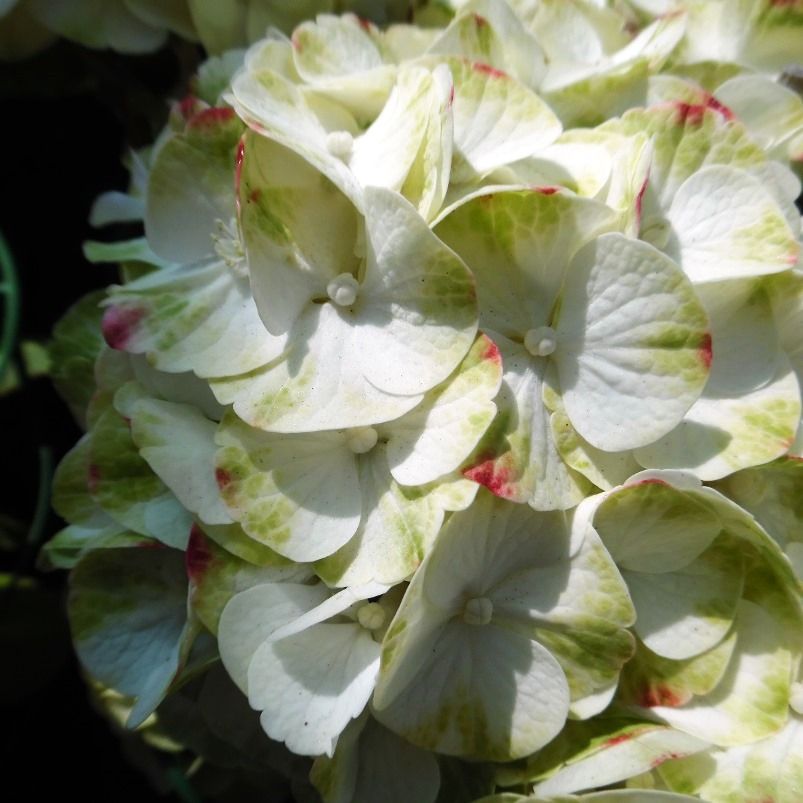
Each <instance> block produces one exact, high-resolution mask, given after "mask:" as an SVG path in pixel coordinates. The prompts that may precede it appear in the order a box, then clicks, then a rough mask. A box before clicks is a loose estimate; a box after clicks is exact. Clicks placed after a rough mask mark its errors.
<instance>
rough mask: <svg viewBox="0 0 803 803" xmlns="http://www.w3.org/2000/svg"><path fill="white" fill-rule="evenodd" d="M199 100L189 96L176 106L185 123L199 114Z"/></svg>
mask: <svg viewBox="0 0 803 803" xmlns="http://www.w3.org/2000/svg"><path fill="white" fill-rule="evenodd" d="M198 104H199V100H198V98H196V97H195V95H187V97H186V98H183V99H182V100H180V101H179V102H178V103H177V104H176V108H178V113H179V114H180V115H181V116H182V117H183V118H184V120H185V122H187V121H189V120H190V119H191V118H193V117H194V116H195V115H196V114H197V113H198Z"/></svg>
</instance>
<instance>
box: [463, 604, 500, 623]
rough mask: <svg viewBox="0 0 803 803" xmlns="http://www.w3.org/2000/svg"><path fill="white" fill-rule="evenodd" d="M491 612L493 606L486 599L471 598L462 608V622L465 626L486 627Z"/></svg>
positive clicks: (491, 614)
mask: <svg viewBox="0 0 803 803" xmlns="http://www.w3.org/2000/svg"><path fill="white" fill-rule="evenodd" d="M493 612H494V604H493V602H491V600H489V599H488V597H472V598H471V599H470V600H468V601H467V602H466V607H465V608H463V621H464V622H465V623H466V624H467V625H487V624H488V622H490V621H491V617H492V616H493Z"/></svg>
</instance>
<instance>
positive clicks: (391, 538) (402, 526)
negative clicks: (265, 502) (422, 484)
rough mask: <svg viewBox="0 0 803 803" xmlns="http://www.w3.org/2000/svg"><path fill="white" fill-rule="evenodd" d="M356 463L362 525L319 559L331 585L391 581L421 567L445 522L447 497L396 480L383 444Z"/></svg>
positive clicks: (321, 573)
mask: <svg viewBox="0 0 803 803" xmlns="http://www.w3.org/2000/svg"><path fill="white" fill-rule="evenodd" d="M358 468H359V487H360V494H361V497H362V514H361V518H360V525H359V527H358V528H357V531H356V533H355V534H354V537H353V538H351V540H349V541H348V543H346V544H345V545H344V546H343V547H341V548H340V549H339V550H338V551H337V552H335V553H334V554H333V555H331V556H330V557H328V558H325V559H324V560H322V561H319V562H318V563H317V564H316V567H315V570H316V572H317V573H318V575H319V576H320V577H321V578H323V580H324V581H325V582H326V583H328V584H329V585H336V586H353V585H362V584H364V583H370V582H377V583H385V584H387V585H393V584H395V583H399V582H401V581H402V580H404V579H405V578H407V577H409V576H410V575H411V574H412V573H413V572H414V571H415V570H416V569H417V568H418V566H419V565H420V563H421V561H422V560H423V559H424V556H425V555H426V553H427V552H428V551H429V549H430V546H431V545H432V542H433V541H434V540H435V536H436V535H437V534H438V530H440V527H441V524H442V523H443V516H444V506H445V505H444V503H445V504H449V503H448V500H447V499H445V498H442V497H441V498H438V497H437V496H435V495H428V494H426V493H422V492H421V491H420V490H418V489H408V488H404V487H402V486H400V485H398V484H397V483H396V481H395V480H394V479H393V477H392V476H391V472H390V467H389V466H388V458H387V454H386V452H385V449H384V448H383V447H382V446H376V447H374V449H373V450H372V451H371V452H369V453H367V454H364V455H362V456H361V457H360V460H359V464H358ZM338 487H340V483H338Z"/></svg>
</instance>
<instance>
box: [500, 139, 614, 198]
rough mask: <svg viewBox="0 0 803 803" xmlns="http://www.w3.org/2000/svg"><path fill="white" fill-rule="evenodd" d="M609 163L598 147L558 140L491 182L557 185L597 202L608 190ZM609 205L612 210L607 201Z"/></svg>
mask: <svg viewBox="0 0 803 803" xmlns="http://www.w3.org/2000/svg"><path fill="white" fill-rule="evenodd" d="M612 162H613V160H612V158H611V157H610V155H609V154H608V151H607V150H606V149H605V148H604V147H603V146H602V145H601V144H597V143H593V142H588V143H584V142H572V141H571V140H568V141H565V142H564V141H561V140H560V139H559V140H558V141H557V142H555V143H554V144H552V145H549V146H548V147H546V148H543V149H542V150H540V151H539V153H538V156H534V157H531V158H528V159H521V160H519V161H517V162H513V163H511V164H510V165H509V167H508V168H507V169H504V168H503V169H500V170H497V171H495V172H494V173H493V174H492V176H491V177H490V178H491V179H492V180H493V179H497V178H498V179H500V183H505V184H528V185H530V186H533V187H537V186H556V185H559V186H561V187H565V188H566V189H568V190H571V191H572V192H575V193H577V194H578V195H582V196H584V197H586V198H596V197H598V196H600V195H601V194H602V193H603V190H604V189H605V187H606V186H607V183H608V180H609V178H610V176H611V167H612ZM609 205H612V206H613V204H611V203H610V201H609Z"/></svg>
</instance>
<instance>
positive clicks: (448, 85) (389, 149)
mask: <svg viewBox="0 0 803 803" xmlns="http://www.w3.org/2000/svg"><path fill="white" fill-rule="evenodd" d="M451 93H452V80H451V78H450V76H449V71H448V70H447V69H446V67H444V66H440V67H435V68H434V69H433V70H432V71H430V70H428V69H425V68H424V67H419V66H404V67H402V68H400V70H399V74H398V78H397V80H396V84H395V86H394V87H393V91H392V92H391V94H390V97H389V98H388V101H387V103H386V104H385V106H384V108H383V109H382V112H381V113H380V115H379V116H378V117H377V118H376V120H374V122H373V123H372V124H371V126H370V127H369V128H368V129H367V131H365V133H364V134H362V135H360V136H359V137H357V138H356V139H355V140H354V142H353V145H352V147H351V153H350V155H349V156H348V159H347V163H348V165H349V168H350V169H351V171H352V172H353V174H354V176H355V177H356V179H357V181H358V182H359V183H360V184H361V185H362V186H364V187H368V186H371V187H387V188H388V189H391V190H394V191H396V192H400V193H402V194H403V195H404V196H405V197H406V198H407V199H408V200H409V201H410V202H411V203H412V204H413V206H415V207H416V208H417V209H418V211H419V212H420V213H421V215H422V216H423V217H424V218H425V219H427V220H429V219H431V218H433V217H435V215H436V214H437V212H438V210H439V209H440V207H441V204H442V202H443V199H444V196H445V195H446V188H447V186H448V184H449V168H450V165H451V161H452V121H451V114H450V111H449V110H450V106H451Z"/></svg>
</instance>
